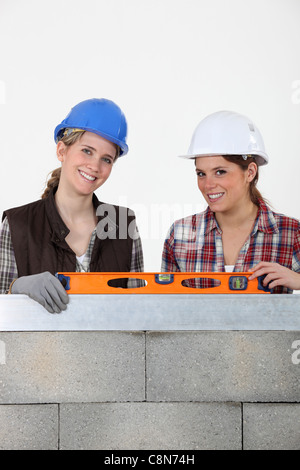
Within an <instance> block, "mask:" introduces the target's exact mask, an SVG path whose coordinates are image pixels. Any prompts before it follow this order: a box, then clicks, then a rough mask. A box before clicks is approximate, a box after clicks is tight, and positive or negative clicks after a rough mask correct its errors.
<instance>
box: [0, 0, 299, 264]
mask: <svg viewBox="0 0 300 470" xmlns="http://www.w3.org/2000/svg"><path fill="white" fill-rule="evenodd" d="M299 23H300V1H299V0H252V1H251V2H249V1H246V0H85V2H82V1H79V0H52V1H51V2H49V1H41V0H0V44H1V48H0V149H1V185H0V212H1V214H2V212H3V210H5V209H8V208H10V207H15V206H18V205H22V204H25V203H28V202H31V201H34V200H36V199H39V198H40V195H41V193H42V191H43V188H44V184H45V180H46V177H47V174H48V173H49V172H50V171H51V170H52V169H54V168H56V167H58V166H59V163H58V161H57V159H56V154H55V144H54V140H53V131H54V128H55V126H56V125H57V124H58V123H59V122H60V121H61V120H62V119H63V118H64V117H65V116H66V114H67V113H68V112H69V110H70V109H71V107H72V106H73V105H75V104H76V103H78V102H79V101H82V100H84V99H87V98H93V97H97V98H101V97H104V98H108V99H112V100H114V101H115V102H116V103H117V104H118V105H119V106H120V107H121V108H122V109H123V111H124V112H125V114H126V117H127V120H128V126H129V132H128V144H129V153H128V155H126V156H125V157H124V158H121V159H119V161H118V162H117V163H116V165H115V167H114V169H113V172H112V174H111V176H110V179H109V180H108V181H107V182H106V183H105V185H104V186H103V187H102V188H100V189H99V190H98V191H97V196H98V197H99V199H100V200H102V201H105V202H108V203H113V204H120V205H125V206H129V207H131V208H132V209H133V210H134V211H135V213H136V216H137V222H138V226H139V229H140V233H141V237H142V242H143V248H144V258H145V270H146V271H159V270H160V260H161V252H162V247H163V241H164V238H165V235H166V233H167V230H168V228H169V226H170V224H171V223H172V222H173V220H174V219H177V218H180V217H183V216H187V215H190V214H191V213H194V212H198V211H201V210H204V209H205V207H206V205H205V203H204V201H203V198H202V196H201V194H200V192H199V190H198V188H197V181H196V176H195V171H194V166H193V163H192V161H187V160H182V159H180V158H178V157H177V155H182V154H184V153H186V151H187V149H188V146H189V142H190V139H191V136H192V133H193V131H194V129H195V127H196V125H197V124H198V122H199V121H200V120H201V119H202V118H204V117H205V116H206V115H207V114H210V113H212V112H215V111H219V110H223V109H225V110H231V111H236V112H239V113H241V114H245V115H247V116H249V117H250V118H251V119H253V121H254V122H255V123H256V125H257V126H258V128H259V129H260V131H261V133H262V135H263V137H264V141H265V145H266V149H267V152H268V154H269V157H270V163H269V165H267V166H266V167H263V168H262V169H261V173H260V181H259V185H258V186H259V189H260V190H261V192H262V194H263V195H264V196H265V197H266V198H267V199H268V200H269V201H270V202H271V204H272V207H273V208H274V210H276V211H278V212H282V213H285V214H286V215H289V216H293V217H296V218H298V219H300V198H299V181H300V61H299V57H300V28H299Z"/></svg>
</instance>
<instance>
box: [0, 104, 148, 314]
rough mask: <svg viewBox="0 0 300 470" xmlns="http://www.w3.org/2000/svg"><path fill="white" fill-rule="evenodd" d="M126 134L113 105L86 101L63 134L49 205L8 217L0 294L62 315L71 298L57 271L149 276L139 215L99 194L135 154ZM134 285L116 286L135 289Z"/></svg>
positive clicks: (0, 247)
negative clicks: (119, 164) (121, 161)
mask: <svg viewBox="0 0 300 470" xmlns="http://www.w3.org/2000/svg"><path fill="white" fill-rule="evenodd" d="M126 135H127V123H126V119H125V116H124V114H123V112H122V111H121V109H120V108H119V107H118V106H117V105H116V104H115V103H114V102H112V101H110V100H107V99H90V100H86V101H82V102H81V103H79V104H77V105H76V106H74V107H73V108H72V109H71V111H70V112H69V114H68V115H67V117H66V118H65V119H64V120H63V121H62V122H61V124H59V125H58V126H57V127H56V129H55V132H54V139H55V142H56V144H57V148H56V153H57V158H58V160H59V161H60V163H61V166H60V167H59V168H57V169H56V170H54V171H53V172H52V174H51V177H50V179H49V181H48V184H47V188H46V190H45V192H44V194H43V195H42V198H41V199H40V200H38V201H35V202H33V203H30V204H26V205H24V206H21V207H17V208H13V209H9V210H7V211H5V212H4V214H3V224H2V227H1V234H0V276H1V278H0V279H1V282H0V293H4V292H8V293H12V294H18V293H19V294H27V295H29V296H30V297H31V298H33V299H34V300H36V301H37V302H39V303H41V304H42V305H43V306H44V307H45V308H46V309H47V310H48V311H49V312H52V313H54V312H57V313H58V312H60V311H61V310H65V309H66V306H67V303H68V296H67V294H66V291H65V289H64V288H63V286H62V284H61V283H60V281H59V280H58V279H57V277H55V273H57V272H75V271H77V272H78V271H92V272H100V271H102V272H129V271H132V272H138V271H143V253H142V246H141V241H140V237H139V234H138V230H137V227H136V223H135V216H134V213H133V212H132V211H131V210H130V209H127V208H124V207H119V206H113V205H110V204H105V203H103V202H100V201H99V200H98V199H97V197H96V195H95V191H96V190H97V189H98V188H99V187H100V186H102V185H103V184H104V183H105V181H106V180H107V178H108V177H109V176H110V173H111V170H112V167H113V164H114V163H115V161H116V160H117V158H119V157H121V156H123V155H125V154H126V153H127V152H128V146H127V144H126ZM127 281H128V280H126V279H122V280H118V281H116V282H117V284H116V286H118V287H127ZM128 282H129V281H128ZM130 282H134V281H130ZM132 286H133V285H132V284H131V287H132Z"/></svg>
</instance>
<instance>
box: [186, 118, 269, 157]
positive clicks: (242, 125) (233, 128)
mask: <svg viewBox="0 0 300 470" xmlns="http://www.w3.org/2000/svg"><path fill="white" fill-rule="evenodd" d="M213 155H247V156H252V157H254V158H255V160H256V162H257V164H258V165H266V164H267V163H268V161H269V157H268V155H267V154H266V152H265V146H264V141H263V138H262V136H261V133H260V132H259V130H258V128H257V127H256V125H255V124H254V123H253V122H252V121H251V119H249V118H247V117H246V116H243V115H242V114H238V113H235V112H232V111H218V112H216V113H213V114H210V115H209V116H207V117H206V118H204V119H203V120H202V121H201V122H200V123H199V124H198V126H197V127H196V129H195V131H194V134H193V136H192V140H191V144H190V147H189V150H188V153H187V155H180V156H181V157H182V158H197V157H205V156H213Z"/></svg>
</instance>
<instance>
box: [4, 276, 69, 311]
mask: <svg viewBox="0 0 300 470" xmlns="http://www.w3.org/2000/svg"><path fill="white" fill-rule="evenodd" d="M11 293H12V294H26V295H28V296H29V297H30V298H31V299H33V300H35V301H36V302H38V303H40V304H41V305H42V306H43V307H45V309H46V310H48V312H50V313H60V312H61V311H62V310H66V308H67V303H68V302H69V296H68V294H67V293H66V291H65V289H64V288H63V286H62V284H61V282H60V281H59V280H58V279H57V278H56V277H55V276H53V275H52V274H50V273H49V272H44V273H40V274H33V275H31V276H23V277H19V278H18V279H16V280H15V282H14V283H13V285H12V287H11Z"/></svg>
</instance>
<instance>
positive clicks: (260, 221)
mask: <svg viewBox="0 0 300 470" xmlns="http://www.w3.org/2000/svg"><path fill="white" fill-rule="evenodd" d="M258 202H259V206H258V212H257V216H256V221H255V224H254V229H253V233H255V232H257V231H260V232H263V233H278V232H279V228H278V225H277V223H276V220H275V217H274V213H273V212H272V211H271V210H270V209H269V208H268V206H267V205H266V203H265V202H264V201H263V200H262V199H259V201H258ZM204 217H205V222H206V229H205V234H208V233H209V232H211V231H212V230H214V229H216V230H217V231H218V232H219V233H222V230H221V229H220V227H219V225H218V222H217V219H216V218H215V213H214V212H213V211H212V210H211V209H210V208H209V207H207V209H206V211H205V212H204Z"/></svg>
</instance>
